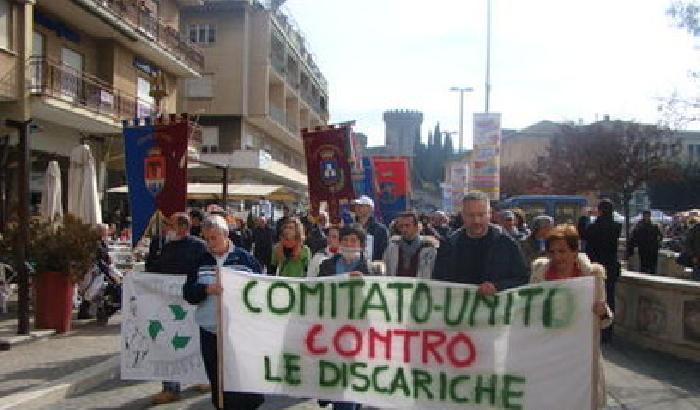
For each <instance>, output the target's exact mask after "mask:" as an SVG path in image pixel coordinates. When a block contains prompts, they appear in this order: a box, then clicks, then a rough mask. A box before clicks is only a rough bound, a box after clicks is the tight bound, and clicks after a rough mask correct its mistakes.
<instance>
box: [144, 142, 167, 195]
mask: <svg viewBox="0 0 700 410" xmlns="http://www.w3.org/2000/svg"><path fill="white" fill-rule="evenodd" d="M143 166H144V169H143V179H144V182H145V184H146V189H147V190H148V192H150V193H151V195H153V196H156V195H158V194H159V193H160V192H161V191H162V190H163V188H164V187H165V157H164V156H163V154H162V153H161V150H160V148H159V147H153V148H151V149H150V150H149V151H148V155H147V156H146V158H145V159H144V164H143Z"/></svg>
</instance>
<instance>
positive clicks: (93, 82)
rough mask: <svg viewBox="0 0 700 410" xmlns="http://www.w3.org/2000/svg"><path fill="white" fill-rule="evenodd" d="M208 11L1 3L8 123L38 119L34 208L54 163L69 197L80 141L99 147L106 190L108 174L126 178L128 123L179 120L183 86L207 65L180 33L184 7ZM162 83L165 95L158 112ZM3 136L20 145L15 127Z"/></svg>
mask: <svg viewBox="0 0 700 410" xmlns="http://www.w3.org/2000/svg"><path fill="white" fill-rule="evenodd" d="M200 4H203V0H0V120H2V125H1V126H4V125H5V120H7V119H10V120H28V119H31V120H32V127H31V135H30V137H29V141H30V148H31V155H32V184H31V190H32V202H33V203H35V204H36V203H38V201H39V195H40V194H39V192H40V190H41V179H42V177H43V174H44V172H45V170H46V166H47V162H48V161H49V160H58V161H59V164H60V165H61V169H62V174H63V178H64V190H65V185H66V183H67V174H68V172H67V171H68V166H69V163H68V162H69V161H68V156H69V154H70V151H71V150H72V149H73V148H74V147H75V146H77V145H78V144H80V143H81V142H85V143H88V144H89V145H90V146H91V147H92V148H93V154H94V156H95V158H96V163H97V167H98V179H99V181H100V185H102V186H104V184H105V183H106V180H107V178H108V174H110V172H108V171H107V170H113V171H115V172H113V173H111V174H112V175H110V177H111V178H117V179H120V178H123V156H122V155H121V153H122V151H123V148H122V140H121V129H122V120H123V119H132V118H135V117H148V116H152V115H155V114H156V113H157V112H161V113H175V112H176V109H177V93H178V88H177V82H178V79H180V78H189V77H199V76H200V73H201V72H202V70H203V68H204V57H203V55H202V53H201V52H200V51H199V50H198V49H197V47H196V46H195V45H192V44H190V43H189V41H188V38H187V36H186V35H182V34H181V31H180V27H181V19H180V11H181V9H182V8H183V7H189V6H196V5H200ZM156 84H157V85H156ZM156 86H157V88H158V89H159V90H161V91H164V92H165V97H164V98H163V99H162V100H161V101H160V107H156V101H155V99H154V96H153V95H154V94H153V93H152V89H153V88H154V87H156ZM0 132H2V134H1V135H8V136H9V138H10V141H11V142H10V144H11V145H12V140H14V141H16V139H17V137H16V135H15V134H16V130H14V129H9V128H3V129H0ZM9 163H10V165H9V170H10V174H8V178H7V181H8V184H6V187H5V189H6V191H7V194H8V197H10V196H11V193H12V191H13V186H12V184H13V183H14V176H13V174H12V172H11V171H12V165H11V164H12V158H10V161H9ZM120 170H122V172H120ZM64 197H65V195H64Z"/></svg>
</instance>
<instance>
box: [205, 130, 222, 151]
mask: <svg viewBox="0 0 700 410" xmlns="http://www.w3.org/2000/svg"><path fill="white" fill-rule="evenodd" d="M216 152H219V127H202V153H203V154H213V153H216Z"/></svg>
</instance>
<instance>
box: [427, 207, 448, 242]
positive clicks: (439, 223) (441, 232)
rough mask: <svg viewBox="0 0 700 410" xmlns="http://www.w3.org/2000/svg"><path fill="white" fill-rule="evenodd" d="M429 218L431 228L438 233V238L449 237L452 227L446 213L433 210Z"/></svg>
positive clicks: (444, 238)
mask: <svg viewBox="0 0 700 410" xmlns="http://www.w3.org/2000/svg"><path fill="white" fill-rule="evenodd" d="M431 219H432V221H433V228H434V229H435V232H437V234H438V239H440V240H446V239H447V238H449V236H450V234H451V233H452V229H451V228H450V224H449V222H450V219H449V218H448V217H447V214H446V213H444V212H443V211H435V212H434V213H433V215H432V217H431Z"/></svg>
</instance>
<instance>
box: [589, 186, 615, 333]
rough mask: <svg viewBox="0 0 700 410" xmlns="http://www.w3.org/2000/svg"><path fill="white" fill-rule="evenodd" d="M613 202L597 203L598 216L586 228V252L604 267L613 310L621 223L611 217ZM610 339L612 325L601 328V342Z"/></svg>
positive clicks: (606, 287) (609, 302) (607, 291)
mask: <svg viewBox="0 0 700 410" xmlns="http://www.w3.org/2000/svg"><path fill="white" fill-rule="evenodd" d="M613 210H614V208H613V204H612V202H611V201H610V200H609V199H603V200H601V201H600V203H598V217H597V218H596V220H595V222H593V223H592V224H590V225H589V226H588V228H586V231H585V235H584V238H585V239H586V254H588V257H589V258H590V259H591V262H596V263H599V264H601V265H603V267H604V268H605V273H606V279H605V292H606V300H607V301H608V304H609V305H610V309H612V311H613V312H615V284H616V283H617V279H618V278H619V277H620V269H621V267H620V262H619V261H618V259H617V245H618V241H619V240H620V235H621V233H622V224H621V223H619V222H615V220H614V219H613ZM611 339H612V326H610V327H608V328H607V329H604V330H603V334H602V340H603V342H609V341H610V340H611Z"/></svg>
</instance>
